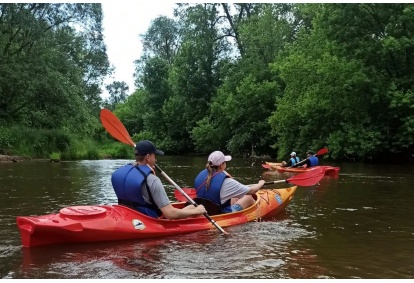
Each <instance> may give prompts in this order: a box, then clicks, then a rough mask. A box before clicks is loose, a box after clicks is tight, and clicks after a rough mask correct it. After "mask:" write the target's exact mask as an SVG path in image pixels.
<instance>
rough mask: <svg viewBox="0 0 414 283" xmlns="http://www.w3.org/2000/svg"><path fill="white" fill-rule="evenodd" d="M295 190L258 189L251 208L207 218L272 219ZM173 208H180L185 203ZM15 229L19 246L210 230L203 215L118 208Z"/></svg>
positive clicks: (84, 209) (88, 209)
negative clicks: (173, 216) (161, 215)
mask: <svg viewBox="0 0 414 283" xmlns="http://www.w3.org/2000/svg"><path fill="white" fill-rule="evenodd" d="M296 188H297V187H296V186H295V187H290V188H286V189H273V190H260V191H258V193H257V194H256V195H255V196H254V197H255V199H256V203H255V204H254V205H252V206H250V207H248V208H246V209H245V210H242V211H238V212H232V213H226V214H220V215H214V216H211V218H212V219H214V221H215V222H216V223H217V224H219V225H220V226H221V227H228V226H233V225H238V224H243V223H246V222H251V221H255V220H257V219H260V218H266V217H271V216H274V215H276V214H277V213H278V212H280V211H281V210H283V209H284V208H285V207H286V206H287V205H288V204H289V202H290V201H291V199H292V198H293V195H294V193H295V191H296ZM173 205H174V206H175V207H177V208H181V207H183V206H184V205H185V203H184V202H178V203H174V204H173ZM17 226H18V228H19V230H20V236H21V240H22V245H23V247H35V246H43V245H53V244H64V243H83V242H98V241H116V240H126V239H145V238H154V237H163V236H168V235H176V234H182V233H190V232H195V231H201V230H208V229H214V226H213V224H212V223H211V222H210V221H209V220H208V219H206V218H205V217H203V216H199V217H193V218H187V219H179V220H168V219H156V218H152V217H148V216H146V215H144V214H141V213H139V212H137V211H135V210H133V209H130V208H128V207H125V206H121V205H97V206H93V205H91V206H70V207H65V208H63V209H61V210H60V212H59V213H56V214H49V215H42V216H18V217H17Z"/></svg>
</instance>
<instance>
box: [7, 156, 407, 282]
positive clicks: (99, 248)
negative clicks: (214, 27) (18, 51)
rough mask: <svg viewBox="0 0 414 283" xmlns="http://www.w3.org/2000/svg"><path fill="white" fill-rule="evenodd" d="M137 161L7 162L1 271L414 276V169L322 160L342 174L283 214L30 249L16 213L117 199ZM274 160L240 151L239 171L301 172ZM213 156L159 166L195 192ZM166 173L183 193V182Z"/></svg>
mask: <svg viewBox="0 0 414 283" xmlns="http://www.w3.org/2000/svg"><path fill="white" fill-rule="evenodd" d="M129 161H130V160H96V161H87V160H84V161H71V162H60V163H51V162H47V161H22V162H17V163H0V192H1V198H0V278H2V279H15V278H16V279H43V278H48V279H86V278H95V279H102V278H105V279H115V278H121V279H122V278H125V279H126V278H129V279H137V278H141V279H161V278H163V279H164V278H165V279H174V278H175V279H177V278H187V279H190V278H197V279H198V278H200V279H218V278H224V279H239V278H240V279H253V278H255V279H270V278H274V279H280V278H281V279H287V278H294V279H301V278H302V279H305V278H312V279H324V278H330V279H334V278H338V279H353V278H362V279H379V278H383V279H390V278H397V279H407V278H414V261H413V254H414V225H413V220H412V218H411V217H413V215H414V208H413V203H414V189H413V183H414V175H413V169H414V167H413V166H412V165H409V166H407V165H406V166H403V165H377V164H375V165H369V164H355V163H329V162H325V161H323V160H322V163H323V165H332V166H339V167H340V168H341V170H340V171H339V174H338V175H337V176H336V177H335V176H326V177H324V178H323V179H322V180H321V181H320V183H319V184H318V185H315V186H312V187H299V188H298V189H297V191H296V193H295V196H294V198H293V200H292V202H291V203H290V204H289V205H288V206H287V208H286V209H285V210H284V211H283V212H282V213H281V214H279V215H277V216H276V217H274V218H272V219H268V220H265V221H262V222H251V223H247V224H243V225H239V226H233V227H228V228H226V231H227V232H229V233H230V236H229V237H223V236H221V235H220V233H219V232H218V231H217V230H216V229H212V230H209V231H201V232H196V233H191V234H186V235H180V236H170V237H165V238H158V239H149V240H145V241H142V240H141V241H138V240H128V241H118V242H101V243H89V244H70V245H55V246H46V247H38V248H22V246H21V241H20V236H19V231H18V229H17V226H16V216H23V215H44V214H49V213H56V212H58V211H59V210H60V209H61V208H63V207H66V206H72V205H93V204H111V203H116V196H115V194H114V192H113V190H112V186H111V179H110V177H111V173H112V172H113V171H114V170H115V169H116V168H118V167H120V166H122V165H124V164H125V163H127V162H129ZM263 161H264V160H260V159H241V158H233V160H232V161H230V162H228V163H227V171H228V172H229V173H230V174H232V176H233V177H234V178H236V179H237V180H239V181H241V182H243V183H245V184H252V183H256V182H257V181H258V180H259V179H261V178H263V179H265V180H266V181H270V180H279V179H287V178H290V177H292V176H294V175H292V174H291V173H276V172H270V171H265V170H264V169H263V168H262V167H261V165H260V164H261V163H263ZM268 161H270V160H268ZM205 162H206V157H176V156H162V157H159V158H158V162H157V164H158V165H159V166H160V167H161V168H162V169H163V170H164V172H165V173H166V174H167V175H168V176H170V178H171V179H173V180H174V181H175V182H176V183H177V184H178V185H179V186H181V187H192V184H193V179H194V177H195V176H196V174H197V173H198V172H199V171H200V170H202V169H203V167H204V165H205ZM328 163H329V164H328ZM161 179H162V181H163V183H164V185H165V186H166V188H167V191H168V194H169V196H170V197H171V199H173V198H174V194H173V191H174V187H173V186H171V185H169V184H168V183H167V181H166V180H165V179H164V178H163V177H161ZM277 186H278V187H283V186H287V184H284V185H277Z"/></svg>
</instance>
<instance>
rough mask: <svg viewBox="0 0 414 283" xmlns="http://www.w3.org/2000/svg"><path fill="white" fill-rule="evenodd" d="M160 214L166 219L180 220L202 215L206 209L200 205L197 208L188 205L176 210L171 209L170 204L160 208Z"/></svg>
mask: <svg viewBox="0 0 414 283" xmlns="http://www.w3.org/2000/svg"><path fill="white" fill-rule="evenodd" d="M161 212H162V214H163V215H164V216H165V217H166V218H167V219H182V218H187V217H191V216H198V215H202V214H203V213H205V212H206V209H205V208H204V206H202V205H201V204H200V205H198V206H197V207H195V206H193V205H188V206H186V207H184V208H183V209H178V208H175V207H173V206H172V205H171V204H168V205H166V206H164V207H162V208H161Z"/></svg>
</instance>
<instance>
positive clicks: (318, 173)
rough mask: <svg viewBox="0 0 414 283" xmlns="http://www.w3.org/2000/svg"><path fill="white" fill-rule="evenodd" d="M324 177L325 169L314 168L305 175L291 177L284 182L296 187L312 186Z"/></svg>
mask: <svg viewBox="0 0 414 283" xmlns="http://www.w3.org/2000/svg"><path fill="white" fill-rule="evenodd" d="M324 175H325V168H323V167H319V166H318V167H315V168H314V169H312V170H309V171H307V172H305V173H302V174H299V175H296V176H293V177H291V178H289V179H287V180H286V182H288V183H291V184H294V185H297V186H302V187H306V186H313V185H315V184H317V183H319V181H320V180H321V179H322V178H323V176H324Z"/></svg>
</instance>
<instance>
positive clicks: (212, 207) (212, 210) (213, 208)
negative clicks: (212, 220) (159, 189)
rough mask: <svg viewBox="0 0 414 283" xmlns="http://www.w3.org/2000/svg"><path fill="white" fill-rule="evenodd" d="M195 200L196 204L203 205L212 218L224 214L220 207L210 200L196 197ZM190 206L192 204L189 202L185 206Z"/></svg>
mask: <svg viewBox="0 0 414 283" xmlns="http://www.w3.org/2000/svg"><path fill="white" fill-rule="evenodd" d="M193 200H194V202H195V203H196V204H202V205H203V206H204V208H205V209H206V210H207V213H208V214H209V215H210V216H213V215H217V214H223V212H222V211H221V208H220V206H219V205H217V204H215V203H214V202H212V201H211V200H209V199H206V198H200V197H196V198H194V199H193ZM188 205H192V203H191V202H189V201H187V202H186V204H185V206H188Z"/></svg>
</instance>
